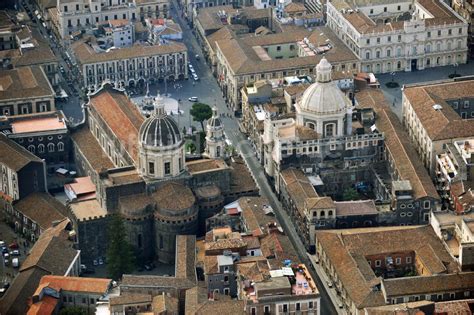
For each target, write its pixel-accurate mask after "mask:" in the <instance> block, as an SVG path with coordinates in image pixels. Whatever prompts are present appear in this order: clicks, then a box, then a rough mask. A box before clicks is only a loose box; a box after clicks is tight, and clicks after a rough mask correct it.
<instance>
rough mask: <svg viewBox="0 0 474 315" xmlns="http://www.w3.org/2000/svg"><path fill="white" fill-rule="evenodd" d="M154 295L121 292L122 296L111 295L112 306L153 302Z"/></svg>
mask: <svg viewBox="0 0 474 315" xmlns="http://www.w3.org/2000/svg"><path fill="white" fill-rule="evenodd" d="M152 300H153V297H152V296H151V295H150V294H141V293H132V292H127V291H122V292H120V296H111V297H110V306H116V305H127V304H135V303H136V304H139V303H147V302H150V303H151V302H152Z"/></svg>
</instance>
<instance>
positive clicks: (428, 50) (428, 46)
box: [426, 44, 431, 53]
mask: <svg viewBox="0 0 474 315" xmlns="http://www.w3.org/2000/svg"><path fill="white" fill-rule="evenodd" d="M426 52H427V53H429V52H431V45H430V44H428V45H426Z"/></svg>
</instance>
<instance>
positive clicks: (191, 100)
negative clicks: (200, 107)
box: [188, 96, 198, 102]
mask: <svg viewBox="0 0 474 315" xmlns="http://www.w3.org/2000/svg"><path fill="white" fill-rule="evenodd" d="M188 101H190V102H197V101H198V98H197V96H192V97H190V98H188Z"/></svg>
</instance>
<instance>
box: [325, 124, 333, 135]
mask: <svg viewBox="0 0 474 315" xmlns="http://www.w3.org/2000/svg"><path fill="white" fill-rule="evenodd" d="M325 129H326V137H332V136H334V124H327V125H326V128H325Z"/></svg>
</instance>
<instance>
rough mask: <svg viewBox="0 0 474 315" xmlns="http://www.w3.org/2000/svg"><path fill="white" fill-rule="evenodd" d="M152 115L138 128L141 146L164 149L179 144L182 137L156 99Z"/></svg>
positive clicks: (176, 126)
mask: <svg viewBox="0 0 474 315" xmlns="http://www.w3.org/2000/svg"><path fill="white" fill-rule="evenodd" d="M156 101H157V102H156V104H155V111H154V113H153V114H152V115H151V116H150V118H148V119H147V120H145V122H144V123H143V124H142V126H141V127H140V140H141V143H142V145H147V146H154V147H166V146H173V145H176V144H181V142H182V140H183V137H182V136H181V132H180V131H179V128H178V124H177V123H176V122H175V121H174V119H173V118H171V117H170V116H168V115H167V114H166V112H165V110H164V106H163V105H162V104H161V103H160V102H159V101H160V98H159V97H157V99H156Z"/></svg>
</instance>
